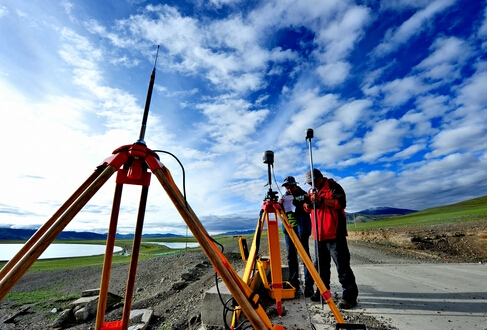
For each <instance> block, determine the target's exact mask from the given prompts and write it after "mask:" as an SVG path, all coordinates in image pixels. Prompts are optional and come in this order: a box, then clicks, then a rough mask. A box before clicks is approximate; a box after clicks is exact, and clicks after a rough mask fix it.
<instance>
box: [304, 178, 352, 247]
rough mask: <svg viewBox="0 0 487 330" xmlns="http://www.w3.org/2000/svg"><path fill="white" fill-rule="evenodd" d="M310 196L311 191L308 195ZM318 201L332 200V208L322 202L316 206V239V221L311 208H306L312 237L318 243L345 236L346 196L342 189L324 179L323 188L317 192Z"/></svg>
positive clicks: (333, 182) (329, 180) (331, 181)
mask: <svg viewBox="0 0 487 330" xmlns="http://www.w3.org/2000/svg"><path fill="white" fill-rule="evenodd" d="M309 194H311V190H310V191H309V192H308V195H309ZM318 196H319V199H320V200H322V199H332V200H333V202H334V205H333V207H331V206H326V205H325V204H324V203H323V202H322V203H318V204H317V206H316V216H317V219H318V221H317V222H318V238H316V236H317V235H316V232H317V231H316V221H315V214H314V213H315V212H314V210H313V206H311V205H309V206H307V207H306V211H307V212H309V213H310V214H311V226H312V228H313V236H314V238H315V239H318V241H322V240H326V239H336V237H337V234H338V235H345V236H346V235H347V223H346V215H345V207H346V196H345V192H344V190H343V188H342V187H341V186H340V185H339V184H338V183H336V182H335V181H334V180H332V179H327V178H325V183H324V184H323V187H321V189H320V190H319V191H318Z"/></svg>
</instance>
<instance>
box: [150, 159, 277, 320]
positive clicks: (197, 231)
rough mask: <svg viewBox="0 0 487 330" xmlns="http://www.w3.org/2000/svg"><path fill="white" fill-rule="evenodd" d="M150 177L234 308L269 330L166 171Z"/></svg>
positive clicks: (261, 312) (262, 314) (259, 308)
mask: <svg viewBox="0 0 487 330" xmlns="http://www.w3.org/2000/svg"><path fill="white" fill-rule="evenodd" d="M153 173H154V175H155V176H156V177H157V179H158V180H159V182H160V183H161V185H162V187H163V188H164V190H165V191H166V192H167V194H168V196H169V198H170V199H171V201H172V202H173V204H174V206H175V207H176V209H177V210H178V212H179V213H180V215H181V217H182V218H183V220H184V221H185V222H186V224H187V225H188V227H189V229H190V230H191V232H192V233H193V235H194V237H195V238H196V239H197V240H198V243H199V244H200V246H201V248H202V249H203V251H204V252H205V254H206V256H207V257H208V259H210V261H211V263H212V264H213V266H214V267H215V269H216V271H217V272H218V274H219V275H220V277H221V278H222V280H223V282H224V283H225V285H226V286H227V288H228V289H229V291H230V293H231V294H232V296H233V297H234V298H235V300H236V301H237V304H238V305H239V306H240V307H241V308H242V311H243V312H244V314H245V315H246V316H247V319H248V320H249V321H250V323H251V324H252V326H253V327H254V329H260V330H264V329H272V324H271V322H270V320H269V317H268V316H267V314H266V313H265V311H264V309H263V308H262V306H260V305H258V306H254V305H253V304H252V303H251V301H250V299H249V297H250V295H251V292H250V288H249V287H248V285H247V284H246V283H244V282H243V281H242V280H241V279H240V277H239V276H238V274H236V272H235V271H234V270H232V269H231V267H230V266H229V263H228V260H226V259H225V257H224V256H223V255H220V254H219V251H218V249H217V248H216V246H215V244H214V243H213V242H211V241H210V240H209V238H208V237H209V235H208V233H207V232H206V230H205V228H204V227H203V225H202V224H201V222H200V221H199V219H198V218H197V217H196V215H195V214H194V212H193V211H192V210H191V208H190V207H189V205H187V204H186V203H185V201H184V199H183V197H182V195H181V192H180V191H179V189H178V188H177V187H176V186H175V185H174V181H173V180H172V177H171V175H170V173H169V171H168V170H167V169H164V170H163V169H162V168H157V169H155V170H154V171H153ZM166 176H167V177H166Z"/></svg>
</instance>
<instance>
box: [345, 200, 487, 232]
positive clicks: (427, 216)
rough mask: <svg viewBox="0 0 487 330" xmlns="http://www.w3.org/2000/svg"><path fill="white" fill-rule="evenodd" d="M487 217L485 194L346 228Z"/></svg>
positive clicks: (375, 227)
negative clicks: (459, 201)
mask: <svg viewBox="0 0 487 330" xmlns="http://www.w3.org/2000/svg"><path fill="white" fill-rule="evenodd" d="M486 219H487V196H484V197H479V198H475V199H471V200H468V201H465V202H461V203H456V204H451V205H445V206H440V207H434V208H431V209H426V210H424V211H419V212H415V213H411V214H408V215H403V216H397V217H392V218H388V219H382V220H376V221H368V222H363V223H357V225H356V226H355V224H349V225H348V230H351V231H353V230H357V231H363V230H369V229H378V228H391V227H415V226H425V225H437V224H443V223H455V222H465V221H476V220H486Z"/></svg>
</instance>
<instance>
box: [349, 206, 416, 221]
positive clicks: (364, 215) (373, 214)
mask: <svg viewBox="0 0 487 330" xmlns="http://www.w3.org/2000/svg"><path fill="white" fill-rule="evenodd" d="M414 212H418V211H416V210H410V209H399V208H395V207H383V206H382V207H374V208H371V209H366V210H362V211H359V212H355V213H347V222H367V221H374V220H380V219H385V218H390V217H393V216H399V215H406V214H411V213H414Z"/></svg>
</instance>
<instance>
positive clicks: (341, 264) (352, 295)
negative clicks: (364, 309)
mask: <svg viewBox="0 0 487 330" xmlns="http://www.w3.org/2000/svg"><path fill="white" fill-rule="evenodd" d="M318 255H319V257H320V260H319V269H318V265H317V262H316V260H315V267H316V269H318V271H319V273H320V277H321V279H322V281H323V283H324V284H325V285H326V287H327V288H328V289H329V288H330V276H331V259H333V261H334V262H335V265H336V269H337V273H338V281H339V282H340V284H341V285H342V289H343V290H342V299H344V300H346V301H350V302H352V301H356V300H357V296H358V288H357V284H356V283H355V275H354V274H353V271H352V268H351V267H350V251H349V250H348V245H347V239H346V237H344V236H343V237H337V239H334V240H324V241H319V242H318Z"/></svg>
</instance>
